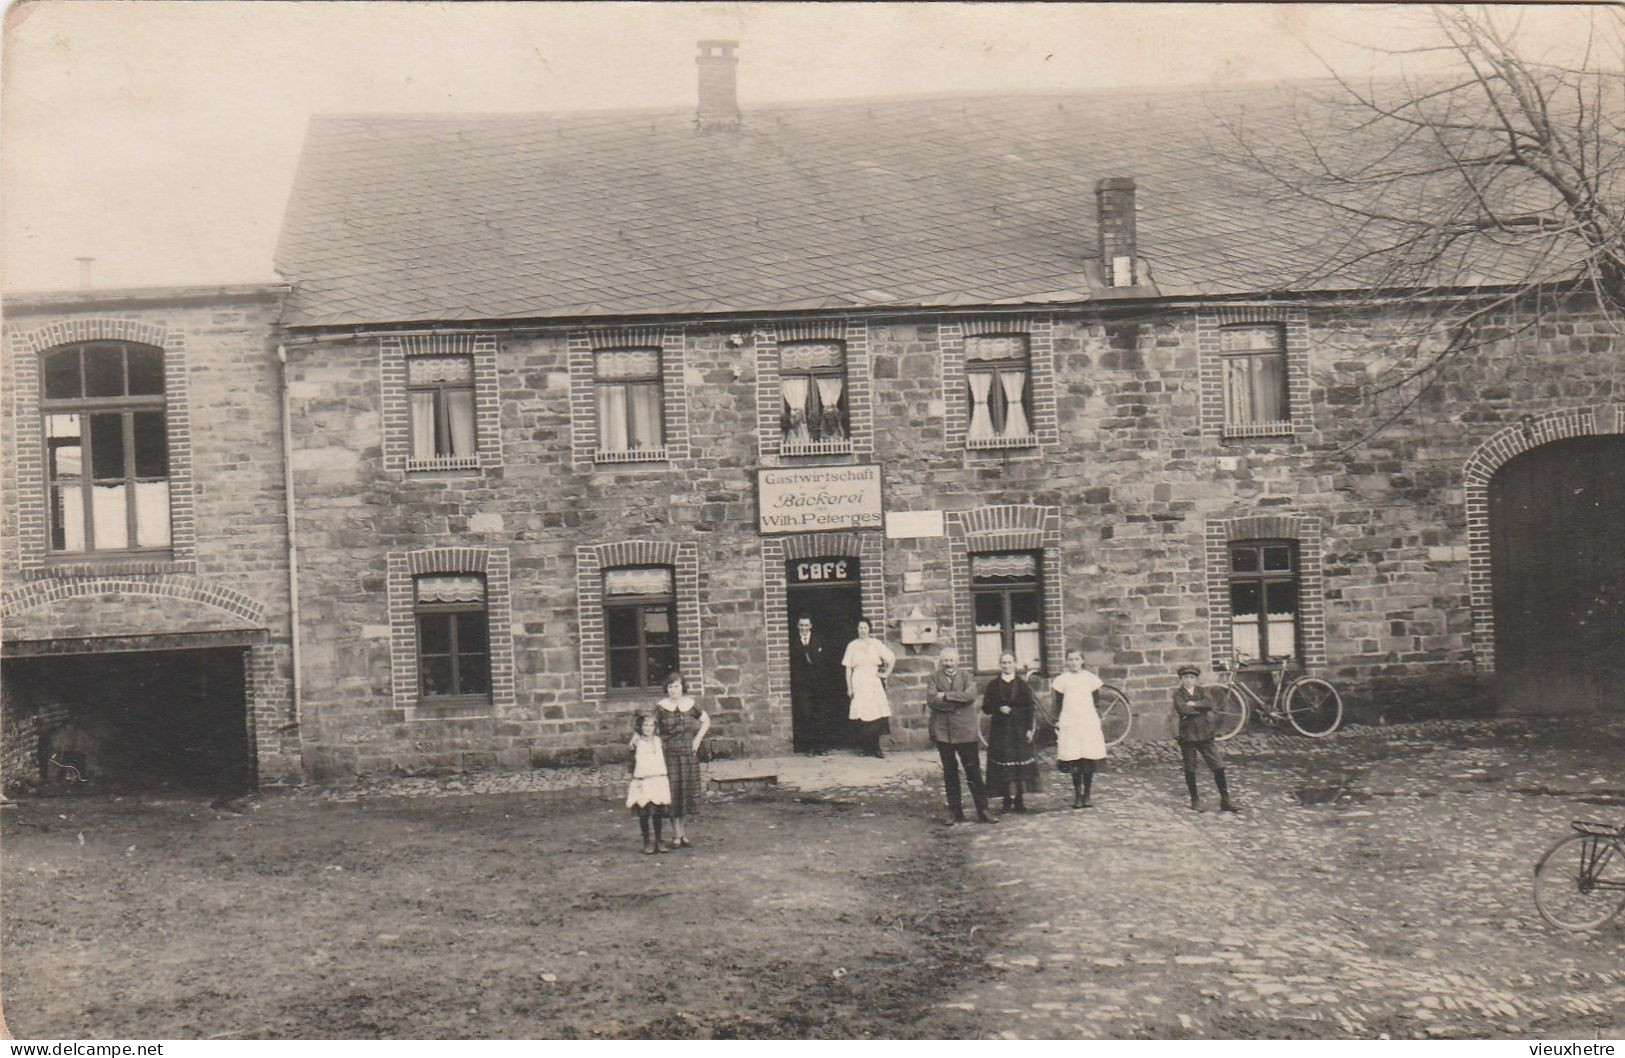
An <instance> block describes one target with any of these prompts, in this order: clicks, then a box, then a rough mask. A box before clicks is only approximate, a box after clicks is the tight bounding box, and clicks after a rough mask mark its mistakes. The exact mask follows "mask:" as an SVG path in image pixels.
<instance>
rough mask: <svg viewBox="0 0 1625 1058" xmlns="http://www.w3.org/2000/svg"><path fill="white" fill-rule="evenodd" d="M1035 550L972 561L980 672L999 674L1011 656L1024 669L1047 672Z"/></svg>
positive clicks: (986, 556) (1042, 611)
mask: <svg viewBox="0 0 1625 1058" xmlns="http://www.w3.org/2000/svg"><path fill="white" fill-rule="evenodd" d="M1040 568H1041V567H1040V566H1039V556H1038V553H1037V552H1034V551H1015V552H1008V553H999V554H977V555H972V556H971V557H970V573H971V602H972V609H973V616H974V621H975V625H976V671H977V672H997V671H998V669H999V655H1000V654H1002V653H1004V652H1005V651H1007V650H1008V651H1010V652H1011V653H1013V654H1015V656H1016V664H1017V665H1018V666H1021V667H1024V668H1030V669H1038V670H1042V669H1043V667H1044V606H1043V600H1044V594H1043V583H1042V579H1041V577H1040V573H1039V570H1040Z"/></svg>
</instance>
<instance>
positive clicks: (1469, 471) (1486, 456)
mask: <svg viewBox="0 0 1625 1058" xmlns="http://www.w3.org/2000/svg"><path fill="white" fill-rule="evenodd" d="M1610 433H1625V404H1604V405H1599V406H1597V407H1594V408H1572V409H1568V410H1564V411H1555V412H1549V413H1547V414H1545V415H1541V416H1538V417H1534V418H1531V419H1529V420H1528V421H1527V422H1521V423H1518V424H1517V425H1515V426H1508V427H1506V428H1504V429H1502V430H1499V431H1497V432H1496V433H1495V434H1493V435H1492V436H1491V437H1490V438H1489V439H1488V440H1486V441H1485V442H1484V443H1483V444H1480V445H1479V446H1478V447H1477V448H1475V449H1474V450H1473V453H1472V454H1471V455H1470V456H1468V457H1467V460H1466V462H1465V464H1464V465H1463V467H1462V481H1463V485H1464V488H1463V493H1464V499H1465V503H1466V507H1467V583H1468V597H1469V605H1470V607H1471V609H1472V616H1473V664H1474V665H1475V666H1477V667H1478V668H1479V669H1480V670H1481V671H1482V672H1485V673H1492V672H1494V671H1495V607H1494V595H1493V586H1492V585H1491V583H1490V514H1489V487H1490V479H1491V478H1492V477H1494V476H1495V472H1496V471H1497V470H1499V469H1500V468H1501V466H1502V464H1504V463H1506V462H1507V461H1508V460H1509V459H1511V458H1512V457H1513V456H1516V455H1521V454H1522V453H1524V452H1527V451H1529V450H1530V449H1532V448H1537V447H1539V446H1540V445H1543V444H1547V443H1549V442H1552V441H1560V440H1563V439H1564V438H1568V437H1583V436H1586V435H1588V434H1610Z"/></svg>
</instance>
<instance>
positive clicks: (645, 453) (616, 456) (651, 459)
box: [592, 445, 666, 463]
mask: <svg viewBox="0 0 1625 1058" xmlns="http://www.w3.org/2000/svg"><path fill="white" fill-rule="evenodd" d="M592 461H593V462H594V463H664V462H666V448H665V446H664V445H662V446H661V447H659V448H634V449H631V450H629V451H626V452H605V451H603V450H601V449H600V450H599V451H597V452H594V453H593V456H592Z"/></svg>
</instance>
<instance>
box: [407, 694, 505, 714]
mask: <svg viewBox="0 0 1625 1058" xmlns="http://www.w3.org/2000/svg"><path fill="white" fill-rule="evenodd" d="M414 707H415V708H416V709H418V710H421V711H422V712H423V713H424V714H427V715H422V716H414V717H413V719H414V720H443V719H447V718H448V717H449V718H453V719H458V720H464V719H470V720H473V719H480V718H482V717H488V716H490V714H491V699H490V697H489V696H488V695H483V694H463V695H458V696H457V697H455V698H453V697H445V698H419V699H418V700H417V702H416V703H415V706H414Z"/></svg>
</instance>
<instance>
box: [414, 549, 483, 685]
mask: <svg viewBox="0 0 1625 1058" xmlns="http://www.w3.org/2000/svg"><path fill="white" fill-rule="evenodd" d="M413 589H414V592H415V596H414V602H413V609H414V614H415V617H416V620H417V662H418V694H419V695H420V697H421V698H422V699H424V700H427V701H434V702H445V701H448V700H452V699H460V700H479V701H488V700H489V699H490V695H491V648H490V644H489V637H488V635H487V631H488V630H487V622H486V608H485V578H484V577H483V576H480V575H479V574H472V573H459V574H434V575H426V576H420V577H418V578H416V579H415V581H414V582H413Z"/></svg>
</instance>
